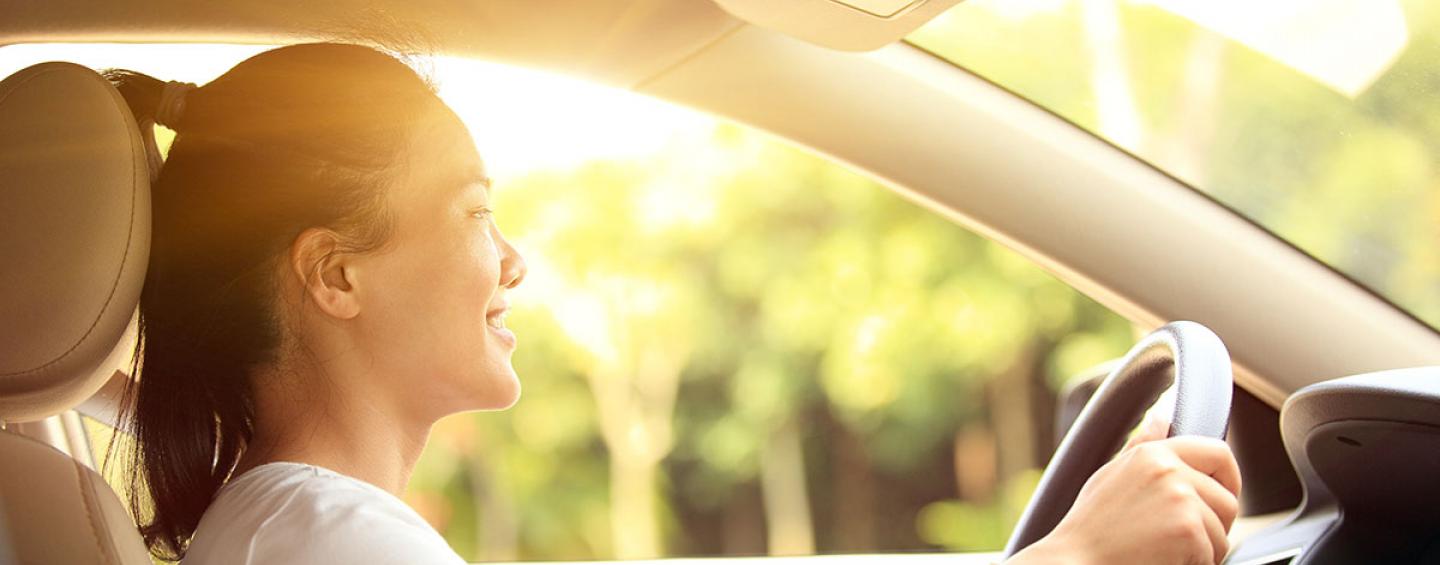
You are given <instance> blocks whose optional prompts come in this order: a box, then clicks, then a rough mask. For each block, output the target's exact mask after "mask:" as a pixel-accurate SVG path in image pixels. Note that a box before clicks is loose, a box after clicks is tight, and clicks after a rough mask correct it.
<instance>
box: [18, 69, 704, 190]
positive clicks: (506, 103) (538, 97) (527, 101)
mask: <svg viewBox="0 0 1440 565" xmlns="http://www.w3.org/2000/svg"><path fill="white" fill-rule="evenodd" d="M268 48H269V47H267V46H253V45H173V44H172V45H134V44H89V45H73V44H28V45H12V46H6V47H0V77H4V76H9V75H10V74H11V73H13V72H15V71H17V70H20V69H22V68H25V67H27V66H30V65H32V64H35V63H39V62H42V61H69V62H72V63H79V64H82V65H85V66H88V67H91V68H96V69H101V68H111V67H113V68H125V69H130V70H135V71H140V72H144V73H147V74H150V75H152V76H155V77H156V78H160V79H162V80H179V81H186V82H194V83H197V84H204V83H205V82H207V81H209V80H211V79H213V78H215V77H216V76H219V75H220V74H221V73H223V72H225V70H226V69H229V68H230V67H231V66H233V65H234V64H235V63H238V62H240V61H241V60H243V59H245V58H246V57H249V56H251V55H253V54H255V53H258V52H260V51H264V50H265V49H268ZM433 70H434V72H433V75H434V76H433V78H434V79H435V80H436V82H438V83H439V85H440V90H441V95H442V97H443V98H444V99H445V101H446V102H447V103H448V104H450V106H451V108H454V109H455V111H456V113H458V114H460V116H461V118H462V119H464V120H465V122H466V123H467V124H469V126H470V129H471V133H472V134H473V135H474V137H475V143H476V145H478V146H479V149H480V154H481V155H483V156H484V157H485V160H486V163H487V165H488V166H489V168H490V174H491V176H492V177H494V178H496V179H497V181H498V182H500V183H502V184H503V183H504V182H505V180H507V179H511V178H515V177H516V176H519V175H522V174H524V173H526V172H528V171H533V170H537V169H546V168H569V167H572V166H575V165H577V164H579V163H581V162H584V161H587V160H591V159H608V158H619V157H638V156H643V155H648V154H651V153H654V152H655V151H657V150H659V149H660V148H661V147H663V146H665V145H667V144H669V143H673V142H676V141H678V140H679V139H680V138H693V137H694V136H701V135H706V134H707V133H708V132H709V131H710V129H711V128H712V127H713V124H714V121H713V119H711V118H709V117H706V116H705V115H703V114H700V113H698V112H693V111H689V110H686V109H683V108H678V107H676V106H673V105H670V104H667V103H664V102H660V101H657V100H654V99H650V98H646V97H643V96H640V95H637V94H634V93H631V92H627V91H623V90H618V89H614V88H608V87H603V86H598V85H595V84H591V83H587V82H583V81H579V80H575V79H570V78H566V77H562V76H558V75H553V74H547V73H542V72H538V71H533V70H527V69H521V68H516V67H509V66H504V65H498V64H493V63H485V62H480V61H473V60H468V59H458V58H448V57H444V58H437V59H436V60H434V61H433Z"/></svg>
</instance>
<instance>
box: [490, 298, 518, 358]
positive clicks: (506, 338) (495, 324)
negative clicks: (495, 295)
mask: <svg viewBox="0 0 1440 565" xmlns="http://www.w3.org/2000/svg"><path fill="white" fill-rule="evenodd" d="M509 314H510V305H509V304H507V303H505V302H504V301H501V302H500V303H499V304H498V305H496V306H495V307H493V308H491V309H490V311H489V312H486V313H485V326H486V327H487V328H488V329H489V330H490V333H492V334H495V336H496V337H498V338H500V341H501V342H503V343H505V344H506V345H507V346H509V347H511V348H514V347H515V332H512V331H510V330H509V329H507V328H506V327H505V316H507V315H509Z"/></svg>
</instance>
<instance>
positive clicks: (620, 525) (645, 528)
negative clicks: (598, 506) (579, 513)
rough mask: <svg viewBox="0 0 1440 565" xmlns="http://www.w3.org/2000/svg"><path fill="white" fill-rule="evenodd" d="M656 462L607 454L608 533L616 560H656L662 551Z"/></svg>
mask: <svg viewBox="0 0 1440 565" xmlns="http://www.w3.org/2000/svg"><path fill="white" fill-rule="evenodd" d="M657 467H658V465H657V463H656V462H651V461H635V460H631V458H629V457H616V456H614V455H613V454H612V456H611V457H610V532H611V537H612V539H614V541H615V558H616V559H656V558H658V557H660V552H661V550H662V547H661V544H660V518H659V515H658V513H657V512H656V508H655V506H656V505H655V502H656V501H655V475H656V468H657Z"/></svg>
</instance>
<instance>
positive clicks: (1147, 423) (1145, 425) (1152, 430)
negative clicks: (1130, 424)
mask: <svg viewBox="0 0 1440 565" xmlns="http://www.w3.org/2000/svg"><path fill="white" fill-rule="evenodd" d="M1169 433H1170V421H1169V420H1167V419H1165V418H1161V417H1158V416H1154V415H1150V414H1147V415H1145V420H1144V421H1142V422H1140V425H1139V426H1138V427H1136V428H1135V433H1133V434H1131V435H1130V440H1129V441H1126V442H1125V447H1124V448H1121V449H1120V451H1122V452H1123V451H1127V450H1129V449H1130V448H1132V447H1135V446H1137V445H1140V444H1142V443H1145V442H1147V441H1158V440H1162V439H1165V436H1166V435H1168V434H1169Z"/></svg>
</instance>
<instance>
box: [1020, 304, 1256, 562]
mask: <svg viewBox="0 0 1440 565" xmlns="http://www.w3.org/2000/svg"><path fill="white" fill-rule="evenodd" d="M1171 383H1174V385H1175V393H1176V394H1175V414H1174V416H1173V418H1172V419H1171V420H1170V421H1171V424H1170V436H1171V437H1174V436H1178V435H1198V436H1206V437H1212V438H1224V437H1225V429H1226V426H1227V425H1228V424H1229V421H1230V394H1231V391H1232V387H1233V386H1234V384H1233V377H1232V376H1231V373H1230V354H1229V352H1227V351H1226V350H1225V344H1223V343H1221V342H1220V338H1219V337H1218V336H1216V335H1215V333H1214V332H1212V331H1210V329H1209V328H1206V327H1205V326H1202V325H1200V324H1197V323H1195V322H1172V323H1170V324H1167V325H1165V326H1164V327H1161V328H1160V329H1157V330H1155V331H1154V332H1151V333H1150V334H1149V335H1146V336H1145V337H1144V338H1143V339H1141V340H1140V342H1139V343H1137V344H1135V347H1133V348H1131V349H1130V352H1129V353H1128V354H1126V355H1125V358H1124V359H1123V360H1122V361H1121V362H1120V365H1119V366H1118V367H1117V368H1116V369H1115V371H1114V372H1112V373H1110V376H1108V377H1106V378H1105V382H1104V383H1102V384H1101V385H1100V388H1099V390H1097V391H1095V396H1094V397H1093V398H1092V399H1091V400H1090V402H1089V403H1088V404H1086V405H1085V409H1084V410H1082V411H1081V412H1080V416H1079V418H1077V419H1076V420H1075V424H1074V425H1073V426H1071V428H1070V432H1069V433H1068V434H1066V435H1065V439H1064V440H1063V441H1061V443H1060V447H1059V448H1058V449H1056V450H1055V456H1054V457H1053V458H1051V460H1050V465H1049V466H1048V467H1046V469H1045V474H1044V476H1042V477H1041V478H1040V484H1039V486H1038V487H1036V489H1035V496H1034V497H1032V498H1031V499H1030V505H1029V506H1028V507H1026V508H1025V513H1024V514H1022V515H1021V516H1020V522H1019V523H1018V524H1017V525H1016V526H1015V531H1014V533H1013V534H1011V536H1010V543H1009V544H1007V545H1006V547H1005V555H1006V556H1007V557H1008V556H1012V555H1015V554H1016V553H1018V552H1020V550H1023V549H1025V548H1026V547H1029V546H1030V544H1033V543H1035V542H1036V541H1039V540H1040V538H1043V537H1045V536H1046V535H1048V534H1049V533H1050V531H1051V530H1053V529H1055V526H1056V525H1057V524H1059V523H1060V519H1061V518H1064V517H1065V514H1066V513H1067V512H1069V511H1070V506H1071V505H1073V504H1074V503H1075V498H1076V497H1077V496H1078V495H1079V494H1080V487H1083V486H1084V485H1085V481H1086V480H1088V479H1089V478H1090V475H1093V474H1095V471H1097V470H1099V469H1100V467H1101V466H1102V465H1104V464H1105V462H1106V461H1109V460H1110V458H1111V457H1113V456H1114V455H1115V453H1116V452H1117V451H1119V450H1120V446H1121V445H1123V444H1124V442H1125V436H1126V434H1127V433H1128V432H1129V431H1130V430H1131V429H1133V428H1134V427H1135V425H1136V424H1138V423H1140V418H1141V417H1143V416H1144V415H1145V411H1146V409H1148V408H1149V407H1150V406H1151V405H1152V404H1154V402H1155V400H1156V399H1157V398H1159V397H1160V394H1161V393H1163V392H1165V389H1166V388H1168V387H1169V386H1170V385H1171Z"/></svg>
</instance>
